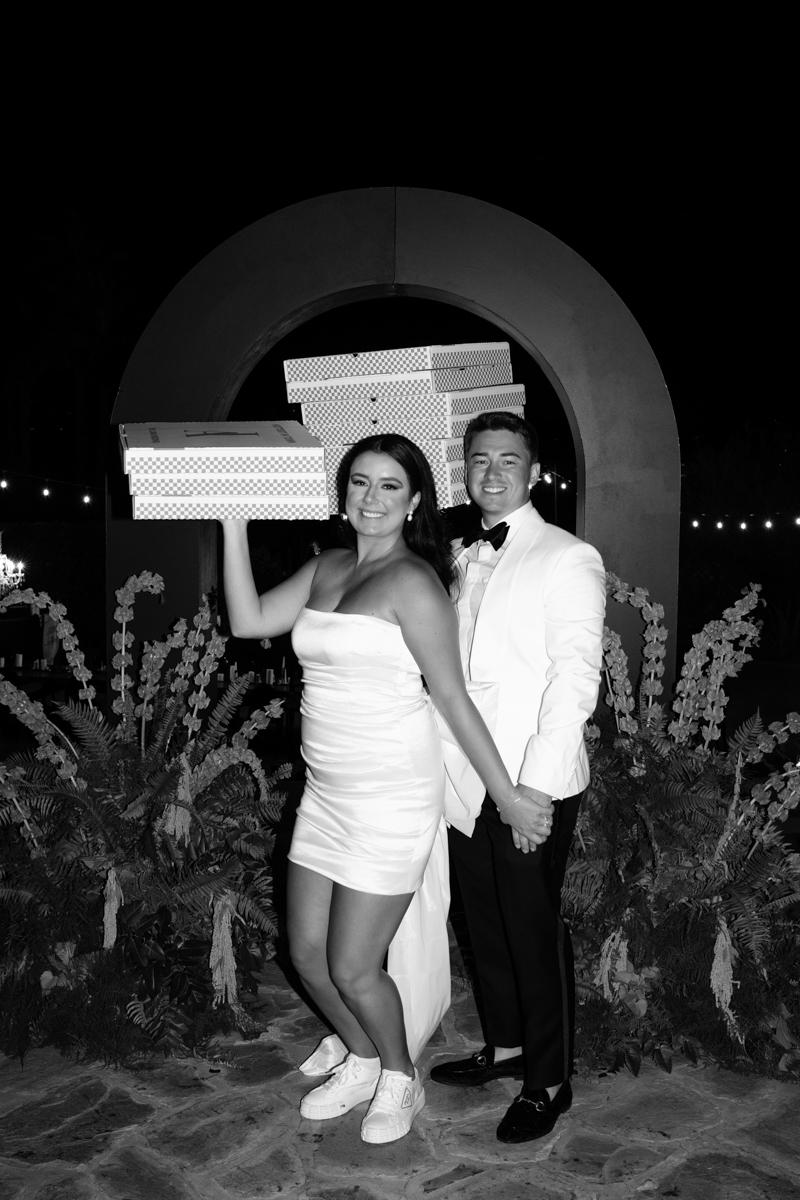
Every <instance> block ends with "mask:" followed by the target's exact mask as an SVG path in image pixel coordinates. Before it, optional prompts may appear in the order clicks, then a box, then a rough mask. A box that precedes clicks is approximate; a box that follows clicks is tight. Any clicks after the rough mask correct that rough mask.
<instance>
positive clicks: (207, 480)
mask: <svg viewBox="0 0 800 1200" xmlns="http://www.w3.org/2000/svg"><path fill="white" fill-rule="evenodd" d="M128 486H129V489H130V491H131V494H132V495H135V496H264V497H268V496H324V495H326V488H327V484H326V478H325V472H324V471H318V472H315V473H314V474H312V473H311V472H309V473H308V474H305V475H302V474H301V475H295V474H286V473H284V474H281V475H277V474H275V473H273V472H262V471H258V472H254V473H251V474H239V475H210V474H204V475H174V474H173V475H166V474H158V475H143V474H139V473H138V472H134V471H131V473H130V475H129V476H128Z"/></svg>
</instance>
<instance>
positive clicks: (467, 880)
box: [450, 793, 583, 1088]
mask: <svg viewBox="0 0 800 1200" xmlns="http://www.w3.org/2000/svg"><path fill="white" fill-rule="evenodd" d="M582 795H583V793H580V795H577V796H569V797H567V798H566V799H565V800H559V801H557V802H556V803H555V804H554V806H553V825H552V828H551V831H550V836H549V837H548V838H547V841H545V842H543V843H542V845H541V846H537V848H536V850H535V851H531V852H529V853H528V854H523V852H522V851H521V850H517V848H516V847H515V845H514V842H513V840H512V837H511V829H510V826H508V825H504V824H503V823H502V821H501V820H500V816H499V814H498V812H497V809H496V808H495V805H494V804H493V803H492V801H491V800H490V799H489V798H488V796H487V797H486V799H485V801H484V804H483V808H482V810H481V813H480V815H479V817H478V819H477V821H476V822H475V831H474V833H473V835H472V837H471V838H468V837H466V836H465V835H464V834H463V833H460V832H459V831H458V830H457V829H452V828H451V829H450V855H451V858H452V861H453V864H454V866H455V870H456V874H457V877H458V882H459V886H460V888H461V896H462V899H463V901H464V911H465V913H466V918H467V927H468V929H469V935H470V940H471V942H472V949H473V952H474V954H475V968H476V971H477V974H478V982H479V984H480V989H481V998H482V1001H483V1013H482V1018H483V1023H484V1030H483V1033H484V1037H485V1039H486V1042H487V1044H488V1045H490V1046H508V1047H512V1046H522V1052H523V1056H524V1060H525V1087H529V1088H543V1087H555V1086H556V1085H557V1084H560V1083H562V1082H563V1081H564V1080H565V1079H569V1077H570V1075H571V1074H572V1071H573V1043H574V1029H575V973H574V967H573V957H572V942H571V939H570V935H569V928H568V927H567V925H566V923H565V922H564V920H563V918H562V916H561V887H562V884H563V882H564V874H565V871H566V868H567V856H568V854H569V847H570V843H571V841H572V835H573V832H574V830H575V822H576V821H577V819H578V809H579V808H580V802H581V796H582Z"/></svg>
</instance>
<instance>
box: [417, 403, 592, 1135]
mask: <svg viewBox="0 0 800 1200" xmlns="http://www.w3.org/2000/svg"><path fill="white" fill-rule="evenodd" d="M464 459H465V464H466V474H467V487H468V490H469V494H470V496H471V497H472V500H473V501H474V503H475V504H476V505H477V506H478V508H479V509H480V513H481V517H482V522H481V526H480V527H479V528H476V530H475V531H474V533H473V534H472V535H471V536H468V537H465V538H464V540H463V543H462V545H461V546H460V547H459V546H458V544H456V546H455V547H454V549H455V554H456V562H457V564H458V567H459V572H460V575H461V591H460V595H459V599H458V619H459V638H460V643H461V655H462V662H463V666H464V671H465V674H466V677H467V679H473V680H478V681H482V682H490V681H494V682H495V683H497V684H498V685H499V686H498V709H497V726H496V729H495V731H494V735H495V741H496V743H497V747H498V749H499V751H500V754H501V756H502V758H503V761H504V762H505V765H506V767H507V769H508V771H509V774H510V775H511V777H512V779H518V780H519V783H520V786H521V789H522V791H523V792H524V797H523V798H522V799H521V800H520V801H518V802H517V803H514V804H512V805H510V806H508V807H506V808H504V809H503V810H502V812H498V810H497V809H496V808H495V806H494V804H493V803H492V802H491V801H490V800H489V798H488V796H487V797H486V799H485V800H484V802H483V806H482V808H481V809H480V812H478V813H475V814H473V815H474V816H475V817H476V818H477V819H476V820H475V821H474V828H472V829H471V826H472V821H471V820H469V821H467V822H465V823H461V831H459V829H456V828H451V830H450V853H451V857H452V860H453V863H454V866H455V869H456V874H457V876H458V880H459V884H460V887H461V894H462V897H463V901H464V909H465V912H466V918H467V925H468V928H469V933H470V939H471V942H472V947H473V951H474V954H475V966H476V970H477V974H478V978H479V982H480V987H481V994H482V999H483V1008H484V1025H485V1028H484V1036H485V1038H486V1042H487V1045H486V1046H484V1048H483V1049H482V1050H481V1051H480V1052H478V1053H476V1054H473V1055H472V1056H471V1057H470V1058H467V1059H461V1060H459V1061H456V1062H445V1063H439V1064H438V1065H437V1066H435V1067H434V1068H433V1070H432V1071H431V1078H432V1079H433V1080H434V1081H435V1082H437V1083H446V1084H455V1085H460V1086H463V1087H474V1086H478V1085H481V1084H484V1083H487V1082H489V1081H490V1080H493V1079H499V1078H503V1077H513V1078H516V1079H522V1080H523V1087H522V1091H521V1093H520V1095H519V1096H517V1098H516V1099H515V1100H514V1102H513V1104H512V1105H511V1107H510V1108H509V1110H508V1112H507V1113H506V1115H505V1117H504V1118H503V1120H502V1121H501V1123H500V1125H499V1127H498V1130H497V1136H498V1138H499V1139H500V1141H502V1142H526V1141H530V1140H532V1139H534V1138H538V1137H542V1136H544V1135H545V1134H547V1133H549V1132H550V1130H551V1129H552V1128H553V1126H554V1125H555V1123H556V1121H557V1119H558V1117H559V1116H560V1114H561V1113H562V1112H566V1110H567V1109H568V1108H569V1107H570V1104H571V1102H572V1089H571V1087H570V1083H569V1077H570V1075H571V1073H572V1070H573V1063H572V1051H573V1029H574V1008H575V982H574V973H573V960H572V946H571V942H570V936H569V930H568V928H567V927H566V925H565V924H564V921H563V920H562V918H561V915H560V893H561V885H562V883H563V879H564V872H565V869H566V863H567V854H568V851H569V845H570V841H571V839H572V834H573V831H574V828H575V822H576V820H577V817H578V808H579V806H580V801H581V795H582V793H583V791H584V789H585V788H586V785H587V783H588V782H589V764H588V759H587V755H586V750H585V747H584V743H583V726H584V723H585V722H586V720H587V719H588V718H589V717H591V715H592V713H593V711H594V707H595V704H596V702H597V693H598V687H599V681H600V662H601V639H602V632H603V616H604V611H605V576H604V572H603V564H602V561H601V559H600V555H599V554H598V553H597V551H596V550H595V549H593V548H592V547H591V546H588V545H587V544H586V543H585V542H581V541H579V540H578V538H575V537H573V536H572V535H571V534H569V533H565V532H564V531H563V530H561V529H559V528H557V527H556V526H554V525H549V524H547V523H546V522H545V521H543V520H542V518H541V517H540V516H539V514H538V513H537V512H536V510H535V509H534V508H533V506H532V505H531V502H530V489H531V488H532V487H533V486H534V484H535V483H536V482H537V480H538V478H539V474H540V469H541V468H540V465H539V462H538V447H537V438H536V432H535V430H534V429H533V427H532V426H530V425H529V424H528V423H527V422H526V421H522V420H521V419H520V418H519V417H516V416H513V415H512V414H511V413H504V412H497V413H484V414H483V415H481V416H479V417H477V418H476V419H475V420H474V421H472V422H471V423H470V425H469V426H468V427H467V430H466V433H465V435H464ZM470 832H471V836H469V834H470Z"/></svg>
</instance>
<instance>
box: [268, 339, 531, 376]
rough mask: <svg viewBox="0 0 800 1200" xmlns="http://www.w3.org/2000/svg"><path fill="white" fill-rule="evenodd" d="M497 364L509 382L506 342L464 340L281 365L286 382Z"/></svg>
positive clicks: (509, 363)
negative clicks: (456, 342) (447, 344)
mask: <svg viewBox="0 0 800 1200" xmlns="http://www.w3.org/2000/svg"><path fill="white" fill-rule="evenodd" d="M493 364H495V365H497V368H498V369H499V370H503V371H505V372H506V374H505V375H504V377H503V379H502V380H498V382H509V383H510V382H511V378H512V376H511V352H510V349H509V345H508V342H465V343H460V344H458V345H452V346H411V347H409V348H407V349H399V350H367V351H364V352H361V353H355V354H326V355H321V356H319V357H316V358H290V359H287V360H286V361H285V362H284V364H283V373H284V378H285V379H286V382H287V384H292V383H303V382H311V381H313V380H323V379H342V378H349V377H352V376H354V375H396V374H405V373H407V372H409V371H430V370H436V369H440V370H450V369H453V368H458V367H475V366H485V365H493Z"/></svg>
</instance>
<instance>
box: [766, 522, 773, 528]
mask: <svg viewBox="0 0 800 1200" xmlns="http://www.w3.org/2000/svg"><path fill="white" fill-rule="evenodd" d="M764 525H765V527H766V528H767V529H772V521H765V522H764Z"/></svg>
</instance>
